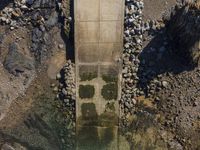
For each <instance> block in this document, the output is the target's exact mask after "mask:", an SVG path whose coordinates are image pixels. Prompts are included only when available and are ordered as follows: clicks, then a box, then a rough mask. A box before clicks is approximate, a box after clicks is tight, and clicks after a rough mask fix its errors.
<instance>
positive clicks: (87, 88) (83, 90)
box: [79, 85, 95, 99]
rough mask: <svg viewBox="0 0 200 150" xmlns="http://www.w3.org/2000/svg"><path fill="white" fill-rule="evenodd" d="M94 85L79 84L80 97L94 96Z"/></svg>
mask: <svg viewBox="0 0 200 150" xmlns="http://www.w3.org/2000/svg"><path fill="white" fill-rule="evenodd" d="M94 92H95V89H94V86H93V85H80V86H79V96H80V98H82V99H83V98H92V97H93V96H94Z"/></svg>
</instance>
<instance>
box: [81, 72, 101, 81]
mask: <svg viewBox="0 0 200 150" xmlns="http://www.w3.org/2000/svg"><path fill="white" fill-rule="evenodd" d="M80 78H81V81H90V80H92V79H94V78H97V72H93V73H92V72H87V73H82V74H80Z"/></svg>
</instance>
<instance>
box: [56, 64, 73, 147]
mask: <svg viewBox="0 0 200 150" xmlns="http://www.w3.org/2000/svg"><path fill="white" fill-rule="evenodd" d="M74 71H75V64H74V63H72V62H71V60H68V61H67V63H66V64H65V66H64V67H63V69H62V70H61V72H60V73H58V74H57V77H56V78H57V80H59V86H58V87H54V89H53V90H54V91H55V92H57V93H58V94H57V98H58V100H59V101H61V104H62V105H61V106H59V107H60V108H59V109H61V110H62V111H65V112H67V114H66V116H65V117H66V121H67V122H68V124H69V126H68V127H67V128H68V130H70V131H69V135H68V136H69V137H71V140H69V141H68V143H67V146H68V148H69V149H72V147H74V146H75V145H74V144H75V141H73V139H75V122H76V114H75V113H76V112H75V111H76V110H75V109H76V107H75V105H76V101H75V100H76V84H75V73H74ZM65 142H66V141H65Z"/></svg>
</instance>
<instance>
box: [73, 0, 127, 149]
mask: <svg viewBox="0 0 200 150" xmlns="http://www.w3.org/2000/svg"><path fill="white" fill-rule="evenodd" d="M74 7H75V10H74V15H75V56H76V58H75V61H76V89H77V94H76V97H77V102H76V117H77V149H81V150H82V149H87V150H89V149H91V150H94V149H95V150H98V149H108V150H111V149H113V150H116V149H118V119H117V118H118V115H119V104H118V100H119V99H120V91H121V90H120V88H121V85H120V83H121V62H120V61H119V60H120V56H121V52H122V48H123V21H124V1H123V0H92V1H91V0H75V5H74ZM80 68H81V70H80ZM84 68H85V69H84ZM88 68H91V70H90V69H88ZM112 69H115V70H117V71H116V73H115V75H116V76H117V77H118V82H117V86H118V98H117V99H116V100H114V99H113V100H110V102H111V103H113V104H114V107H115V110H114V111H112V112H107V111H106V104H107V103H108V100H105V99H104V98H103V96H102V95H101V90H102V88H103V86H104V85H106V84H107V83H106V82H105V81H104V80H103V79H102V76H103V75H104V74H107V75H110V76H112V74H110V72H112ZM79 71H81V73H83V72H84V71H85V72H86V73H87V72H88V71H91V72H92V71H97V77H95V78H94V79H92V80H90V81H80V73H79ZM79 85H93V86H94V87H95V93H94V97H93V98H90V99H81V98H80V97H79ZM83 105H84V106H85V105H88V107H89V106H91V108H92V109H90V110H89V109H88V110H82V109H83V108H82V106H83ZM83 113H85V114H83ZM108 114H109V115H108ZM105 116H106V117H108V118H109V117H110V119H108V118H105ZM85 118H87V119H85ZM99 118H101V119H102V118H103V121H102V120H101V121H99V120H100V119H99ZM105 122H106V123H105ZM109 122H110V123H109Z"/></svg>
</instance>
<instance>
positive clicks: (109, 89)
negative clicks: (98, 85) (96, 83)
mask: <svg viewBox="0 0 200 150" xmlns="http://www.w3.org/2000/svg"><path fill="white" fill-rule="evenodd" d="M117 91H118V87H117V84H116V83H108V84H106V85H104V86H103V88H102V90H101V95H102V96H103V98H104V99H105V100H113V99H114V100H116V99H117Z"/></svg>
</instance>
